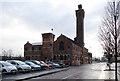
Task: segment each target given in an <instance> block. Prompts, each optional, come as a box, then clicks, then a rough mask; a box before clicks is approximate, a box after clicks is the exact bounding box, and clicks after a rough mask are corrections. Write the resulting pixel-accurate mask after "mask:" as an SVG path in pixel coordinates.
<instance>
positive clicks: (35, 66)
mask: <svg viewBox="0 0 120 81" xmlns="http://www.w3.org/2000/svg"><path fill="white" fill-rule="evenodd" d="M25 63H26V64H28V65H29V66H30V67H31V69H32V70H40V69H41V66H39V65H36V64H34V63H33V62H29V61H25Z"/></svg>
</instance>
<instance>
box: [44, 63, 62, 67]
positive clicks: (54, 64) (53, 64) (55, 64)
mask: <svg viewBox="0 0 120 81" xmlns="http://www.w3.org/2000/svg"><path fill="white" fill-rule="evenodd" d="M46 63H47V64H52V67H53V68H58V67H60V65H59V64H57V63H54V62H46Z"/></svg>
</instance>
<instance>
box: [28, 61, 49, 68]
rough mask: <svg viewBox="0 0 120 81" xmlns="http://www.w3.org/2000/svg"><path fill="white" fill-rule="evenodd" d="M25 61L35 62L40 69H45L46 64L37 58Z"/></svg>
mask: <svg viewBox="0 0 120 81" xmlns="http://www.w3.org/2000/svg"><path fill="white" fill-rule="evenodd" d="M27 61H29V62H33V63H34V64H37V65H39V66H41V69H46V68H47V66H46V65H45V64H42V63H40V62H39V61H37V60H27Z"/></svg>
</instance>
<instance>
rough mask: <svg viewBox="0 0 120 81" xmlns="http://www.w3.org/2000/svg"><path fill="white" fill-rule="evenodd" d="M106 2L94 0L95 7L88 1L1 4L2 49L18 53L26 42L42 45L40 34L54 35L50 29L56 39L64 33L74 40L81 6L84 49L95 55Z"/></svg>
mask: <svg viewBox="0 0 120 81" xmlns="http://www.w3.org/2000/svg"><path fill="white" fill-rule="evenodd" d="M10 1H11V2H10ZM105 2H106V0H99V1H96V0H93V1H92V3H91V1H89V0H76V1H73V0H72V1H70V0H59V1H58V0H20V1H18V0H17V1H16V0H4V1H3V0H2V26H0V30H2V32H0V34H1V35H0V40H2V41H0V42H2V46H1V47H2V48H4V49H9V48H12V49H14V50H16V51H17V49H21V48H22V49H23V46H24V44H25V43H26V41H30V42H31V43H33V42H41V41H42V36H41V33H46V32H51V28H53V29H54V31H53V32H54V34H55V35H56V37H58V36H59V35H60V34H61V33H62V34H64V35H66V36H68V37H69V38H71V39H74V37H75V36H76V33H75V32H76V17H75V10H76V9H78V8H77V5H78V4H82V5H83V9H84V10H85V21H84V22H85V43H86V44H85V45H86V47H87V48H89V46H91V47H92V48H91V49H92V51H93V52H94V55H95V54H96V53H97V51H96V52H95V51H94V50H98V49H99V48H96V47H95V45H94V46H92V45H93V44H98V40H97V36H96V35H97V32H98V27H99V24H100V20H101V15H102V14H103V5H104V4H103V3H105ZM90 3H91V4H90ZM93 39H94V42H92V41H93ZM89 41H91V42H92V45H90V44H89ZM6 45H7V46H6ZM16 48H17V49H16ZM16 53H17V52H16ZM19 53H20V50H19Z"/></svg>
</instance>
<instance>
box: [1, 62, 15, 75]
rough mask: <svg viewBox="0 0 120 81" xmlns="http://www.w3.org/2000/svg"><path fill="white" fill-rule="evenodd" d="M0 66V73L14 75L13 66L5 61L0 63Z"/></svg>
mask: <svg viewBox="0 0 120 81" xmlns="http://www.w3.org/2000/svg"><path fill="white" fill-rule="evenodd" d="M0 66H1V69H2V73H16V72H17V68H16V67H15V66H14V65H12V64H10V63H8V62H6V61H0Z"/></svg>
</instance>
